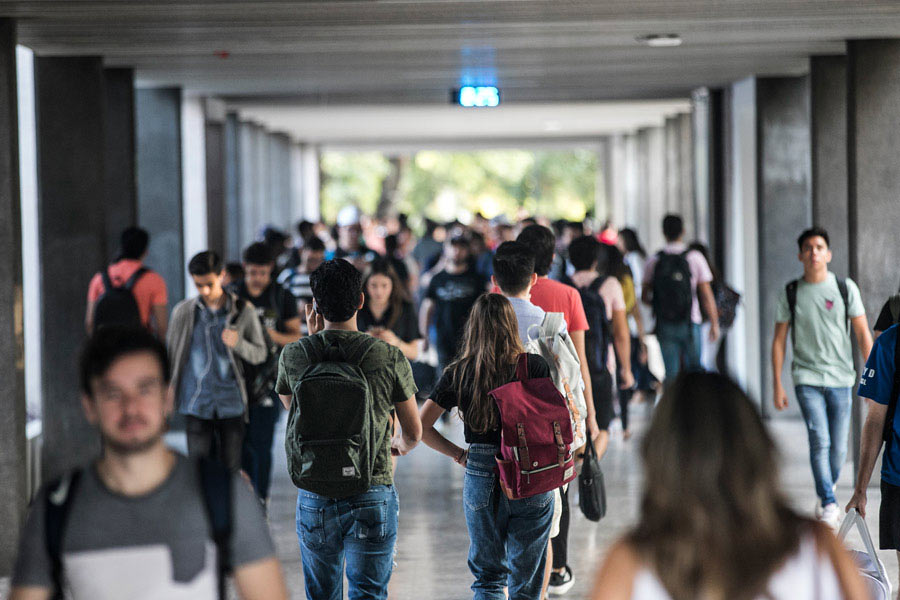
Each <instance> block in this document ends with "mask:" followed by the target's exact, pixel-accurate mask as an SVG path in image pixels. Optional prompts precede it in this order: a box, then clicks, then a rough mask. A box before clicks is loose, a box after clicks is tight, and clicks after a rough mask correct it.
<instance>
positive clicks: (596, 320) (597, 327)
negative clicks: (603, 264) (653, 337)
mask: <svg viewBox="0 0 900 600" xmlns="http://www.w3.org/2000/svg"><path fill="white" fill-rule="evenodd" d="M604 281H606V278H605V277H597V278H596V279H594V280H593V281H592V282H591V283H590V284H589V285H588V286H586V287H583V288H578V293H579V294H581V304H582V305H584V315H585V316H586V317H587V322H588V330H587V332H586V333H585V336H584V346H585V348H584V349H585V354H586V355H587V362H588V369H589V370H590V372H591V373H602V372H603V371H606V370H607V360H608V356H609V344H610V342H611V341H612V325H611V324H610V322H609V319H607V318H606V303H605V302H604V301H603V297H602V296H601V295H600V286H602V285H603V282H604Z"/></svg>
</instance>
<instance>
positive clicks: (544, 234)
mask: <svg viewBox="0 0 900 600" xmlns="http://www.w3.org/2000/svg"><path fill="white" fill-rule="evenodd" d="M516 241H517V242H520V243H522V244H525V245H526V246H528V247H529V248H531V249H532V251H533V252H534V272H535V273H537V274H538V275H539V276H541V277H543V276H544V275H546V274H547V273H549V272H550V265H552V264H553V251H554V250H555V249H556V236H555V235H553V232H552V231H550V230H549V229H547V228H546V227H544V226H543V225H529V226H528V227H526V228H525V229H523V230H522V233H520V234H519V237H517V238H516Z"/></svg>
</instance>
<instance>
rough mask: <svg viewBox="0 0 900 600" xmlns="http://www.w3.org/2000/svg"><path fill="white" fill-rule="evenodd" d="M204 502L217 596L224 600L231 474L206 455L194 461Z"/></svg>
mask: <svg viewBox="0 0 900 600" xmlns="http://www.w3.org/2000/svg"><path fill="white" fill-rule="evenodd" d="M197 468H198V470H199V475H200V488H201V490H202V492H203V505H204V507H205V508H206V514H207V517H208V518H209V524H210V529H211V530H212V537H213V541H214V542H215V544H216V556H217V563H218V564H217V570H218V578H219V598H220V600H225V598H226V595H225V576H226V574H227V573H229V572H230V571H231V533H232V520H233V497H232V493H233V489H232V486H233V481H232V478H233V475H232V474H231V472H230V471H228V469H226V468H225V467H224V466H223V465H222V464H221V463H218V462H216V461H214V460H210V459H208V458H202V459H200V460H199V461H198V462H197Z"/></svg>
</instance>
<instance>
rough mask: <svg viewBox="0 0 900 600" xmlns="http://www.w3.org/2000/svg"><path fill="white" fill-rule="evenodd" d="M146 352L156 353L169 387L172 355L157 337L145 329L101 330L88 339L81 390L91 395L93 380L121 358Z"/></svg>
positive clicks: (83, 353) (81, 366) (81, 364)
mask: <svg viewBox="0 0 900 600" xmlns="http://www.w3.org/2000/svg"><path fill="white" fill-rule="evenodd" d="M142 352H147V353H149V354H152V355H153V356H154V357H155V358H156V359H157V360H158V361H159V368H160V370H161V371H162V375H163V382H164V383H166V384H168V383H169V381H170V379H171V371H170V370H169V356H168V354H167V353H166V347H165V345H164V344H163V343H162V342H161V341H159V339H157V338H156V336H154V335H153V334H151V333H150V332H149V331H147V330H146V329H144V328H143V327H124V326H120V325H108V326H106V327H100V328H99V329H97V331H96V332H94V334H93V335H92V336H91V337H90V338H88V340H87V342H85V344H84V347H83V348H82V350H81V358H80V360H79V372H80V376H81V391H82V392H84V393H85V394H87V395H88V396H90V395H91V393H92V390H91V381H92V380H93V379H95V378H97V377H102V376H103V375H104V373H106V372H107V371H108V370H109V368H110V366H112V364H113V363H114V362H115V361H116V360H118V359H119V358H121V357H123V356H126V355H129V354H138V353H142Z"/></svg>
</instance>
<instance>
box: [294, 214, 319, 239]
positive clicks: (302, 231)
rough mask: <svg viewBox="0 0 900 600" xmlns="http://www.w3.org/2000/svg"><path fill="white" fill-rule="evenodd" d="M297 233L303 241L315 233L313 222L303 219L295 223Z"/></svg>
mask: <svg viewBox="0 0 900 600" xmlns="http://www.w3.org/2000/svg"><path fill="white" fill-rule="evenodd" d="M297 233H298V234H299V235H300V237H301V238H302V239H303V240H304V241H305V240H307V239H309V238H310V236H312V235H314V234H315V224H314V223H313V222H312V221H307V220H305V219H304V220H303V221H300V222H299V223H297Z"/></svg>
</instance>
